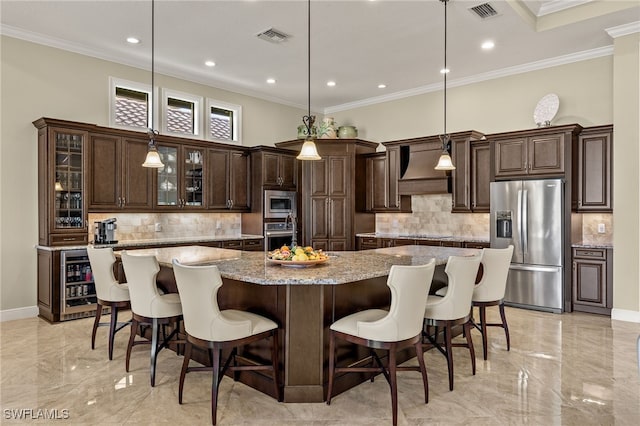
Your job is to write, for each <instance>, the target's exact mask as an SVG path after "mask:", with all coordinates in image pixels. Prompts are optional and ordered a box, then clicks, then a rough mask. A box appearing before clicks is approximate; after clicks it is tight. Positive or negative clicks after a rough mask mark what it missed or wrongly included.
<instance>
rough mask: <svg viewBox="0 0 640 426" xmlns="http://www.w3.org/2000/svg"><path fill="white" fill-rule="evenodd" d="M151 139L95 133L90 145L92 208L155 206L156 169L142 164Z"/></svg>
mask: <svg viewBox="0 0 640 426" xmlns="http://www.w3.org/2000/svg"><path fill="white" fill-rule="evenodd" d="M147 145H148V141H147V140H145V139H134V138H130V137H122V136H119V135H110V134H102V133H91V134H90V135H89V147H88V157H89V161H88V164H89V166H88V170H89V174H88V175H89V179H88V182H89V210H92V211H101V210H102V211H106V210H108V211H114V210H122V209H124V210H138V211H141V210H151V209H152V208H153V201H152V192H151V188H152V181H153V178H152V170H151V169H146V168H144V167H142V163H144V160H145V157H146V155H147Z"/></svg>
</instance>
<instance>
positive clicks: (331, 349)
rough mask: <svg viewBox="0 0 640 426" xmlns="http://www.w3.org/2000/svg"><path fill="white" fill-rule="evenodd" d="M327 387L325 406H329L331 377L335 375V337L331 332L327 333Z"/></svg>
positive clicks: (331, 387) (331, 385) (331, 388)
mask: <svg viewBox="0 0 640 426" xmlns="http://www.w3.org/2000/svg"><path fill="white" fill-rule="evenodd" d="M329 335H330V337H329V386H328V389H327V405H330V404H331V393H332V392H333V376H334V374H335V362H336V360H335V357H336V354H335V346H336V336H335V334H334V333H333V331H329Z"/></svg>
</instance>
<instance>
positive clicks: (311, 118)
mask: <svg viewBox="0 0 640 426" xmlns="http://www.w3.org/2000/svg"><path fill="white" fill-rule="evenodd" d="M307 21H308V22H307V31H308V33H307V90H308V91H307V108H308V109H307V115H305V116H304V117H302V122H303V123H304V125H305V126H306V127H307V138H306V139H305V141H304V144H302V148H301V149H300V154H298V157H296V158H297V159H298V160H320V159H321V157H320V155H319V154H318V149H317V148H316V144H315V142H314V141H313V139H314V138H313V135H312V133H311V129H312V128H313V123H314V122H315V121H316V116H315V115H311V0H307Z"/></svg>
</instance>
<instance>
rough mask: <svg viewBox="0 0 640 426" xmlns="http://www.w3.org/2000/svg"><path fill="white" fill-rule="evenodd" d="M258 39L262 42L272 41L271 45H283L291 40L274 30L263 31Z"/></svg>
mask: <svg viewBox="0 0 640 426" xmlns="http://www.w3.org/2000/svg"><path fill="white" fill-rule="evenodd" d="M257 37H258V38H259V39H262V40H266V41H270V42H271V43H282V42H283V41H285V40H286V39H288V38H289V36H288V35H287V34H285V33H283V32H282V31H278V30H276V29H274V28H269V29H268V30H264V31H262V32H261V33H260V34H258V35H257Z"/></svg>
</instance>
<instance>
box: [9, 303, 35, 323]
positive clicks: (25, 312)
mask: <svg viewBox="0 0 640 426" xmlns="http://www.w3.org/2000/svg"><path fill="white" fill-rule="evenodd" d="M37 316H38V307H37V306H27V307H24V308H15V309H5V310H4V311H0V322H5V321H13V320H19V319H25V318H35V317H37Z"/></svg>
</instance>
